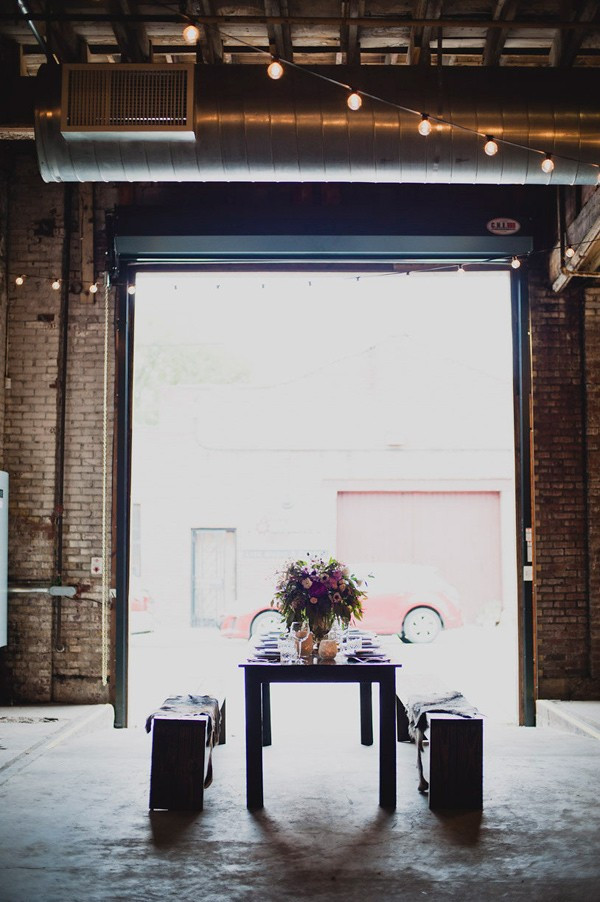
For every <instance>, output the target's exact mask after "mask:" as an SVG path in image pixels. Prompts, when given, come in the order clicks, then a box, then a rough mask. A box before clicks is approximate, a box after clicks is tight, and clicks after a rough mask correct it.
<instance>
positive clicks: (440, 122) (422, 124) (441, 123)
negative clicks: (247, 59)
mask: <svg viewBox="0 0 600 902" xmlns="http://www.w3.org/2000/svg"><path fill="white" fill-rule="evenodd" d="M221 35H222V36H223V37H226V38H231V39H232V40H235V41H236V42H237V43H239V44H243V45H244V46H245V47H249V48H251V49H252V50H254V51H255V52H256V53H260V54H263V55H265V56H270V57H271V58H272V59H273V60H274V57H273V56H272V54H271V53H270V51H268V50H265V49H264V48H262V47H258V46H257V45H256V44H253V43H252V42H251V41H245V40H244V39H243V38H241V37H240V36H239V35H231V34H228V33H227V32H225V31H221ZM278 62H279V60H278ZM283 63H284V64H285V65H286V66H290V67H292V68H294V69H297V70H298V71H302V72H304V73H306V74H307V75H309V76H311V77H312V78H318V79H320V80H322V81H326V82H328V83H329V84H332V85H336V86H337V87H339V88H344V89H345V90H346V91H347V90H349V86H348V85H347V84H344V82H341V81H338V80H337V79H335V78H332V77H331V76H329V75H324V74H322V73H321V72H316V71H314V70H308V69H306V68H305V67H303V66H300V65H298V64H297V63H294V62H293V61H292V60H288V59H284V60H283ZM350 90H351V93H350V94H349V95H348V96H347V100H346V102H347V104H348V107H349V108H350V109H352V110H358V109H360V107H361V106H362V98H363V97H368V98H369V99H370V100H374V101H375V102H377V103H383V104H385V105H386V106H390V107H394V108H395V109H397V110H400V111H402V112H404V113H408V114H410V115H414V116H419V118H420V121H419V125H418V126H417V128H418V131H419V133H420V134H422V135H428V134H429V133H430V131H431V128H429V129H428V126H427V124H426V123H427V120H428V116H427V114H425V113H420V112H418V111H417V110H414V109H411V108H410V107H407V106H403V105H402V104H399V103H395V102H393V101H391V100H386V99H385V98H383V97H379V96H378V95H377V94H371V93H369V92H366V91H360V92H359V91H358V90H355V89H350ZM361 95H362V96H361ZM429 125H430V123H429ZM435 127H436V130H437V131H443V129H444V127H446V128H450V129H457V130H459V131H463V132H468V133H469V134H471V135H477V136H479V137H484V138H486V145H489V150H486V153H488V154H489V155H490V156H494V155H495V154H496V153H497V152H498V150H499V149H500V146H501V145H506V146H508V147H514V148H517V149H519V150H524V151H526V152H527V153H536V154H542V153H544V152H543V151H542V150H541V149H540V148H538V147H530V146H529V145H527V144H521V143H518V142H516V141H508V140H505V139H503V138H500V139H496V138H494V137H492V136H491V135H485V134H482V133H481V132H480V131H478V130H477V129H474V128H471V127H470V126H468V125H462V124H459V123H458V122H453V121H451V120H449V119H442V118H440V117H439V116H436V122H435ZM422 129H423V130H422ZM493 145H495V148H494V146H493ZM558 156H559V157H560V158H561V159H564V160H569V161H571V162H575V163H578V164H581V163H582V160H581V159H575V158H573V157H569V156H566V155H562V154H558ZM541 165H542V169H543V171H544V172H545V173H546V174H549V173H551V172H552V171H553V170H554V161H553V160H552V159H551V155H550V154H545V159H544V160H543V161H542V164H541ZM584 165H586V166H589V167H593V168H594V169H596V170H597V171H598V176H597V181H598V184H600V164H598V163H594V162H589V163H585V164H584Z"/></svg>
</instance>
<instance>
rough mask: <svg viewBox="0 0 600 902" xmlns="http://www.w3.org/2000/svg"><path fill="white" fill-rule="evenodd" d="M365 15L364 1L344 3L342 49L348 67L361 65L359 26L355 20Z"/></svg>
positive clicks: (347, 1) (348, 0)
mask: <svg viewBox="0 0 600 902" xmlns="http://www.w3.org/2000/svg"><path fill="white" fill-rule="evenodd" d="M364 14H365V2H364V0H346V2H344V3H342V15H343V16H344V19H345V21H344V23H343V24H342V25H341V26H340V48H341V51H342V53H343V54H344V55H345V60H346V64H347V65H348V66H359V65H360V41H359V25H358V24H355V22H354V21H353V20H355V19H359V18H361V17H363V16H364Z"/></svg>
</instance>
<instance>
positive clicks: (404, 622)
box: [221, 564, 462, 642]
mask: <svg viewBox="0 0 600 902" xmlns="http://www.w3.org/2000/svg"><path fill="white" fill-rule="evenodd" d="M353 569H354V572H355V573H357V574H362V573H368V574H369V576H366V577H365V582H366V584H367V585H366V588H367V592H368V595H367V597H366V598H364V599H363V610H364V616H363V619H362V620H361V621H360V626H361V627H363V628H364V629H366V630H370V631H371V632H373V633H379V634H380V635H393V634H394V633H398V634H399V635H400V637H401V639H402V640H403V641H404V642H432V641H433V640H434V639H435V638H436V636H437V635H438V633H439V632H440V631H441V630H442V629H453V628H454V627H457V626H462V616H461V613H460V610H459V608H458V601H459V596H458V591H457V590H456V589H455V588H454V586H451V585H450V583H448V582H446V580H445V579H443V577H441V576H440V575H439V573H438V572H437V571H436V570H435V568H433V567H429V566H427V565H422V564H371V565H368V566H362V567H356V568H353ZM280 624H281V618H280V616H279V614H278V613H277V611H276V610H274V609H273V608H271V607H270V606H269V605H262V606H259V607H255V608H253V609H252V610H249V611H243V612H240V613H237V614H233V613H232V614H227V615H226V616H225V617H224V619H223V621H222V623H221V632H222V634H223V635H224V636H228V637H229V638H232V639H248V638H249V637H250V636H254V635H256V634H257V633H260V632H265V631H266V630H269V629H273V628H277V627H278V626H279V625H280Z"/></svg>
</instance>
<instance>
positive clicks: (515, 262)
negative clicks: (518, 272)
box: [510, 257, 521, 269]
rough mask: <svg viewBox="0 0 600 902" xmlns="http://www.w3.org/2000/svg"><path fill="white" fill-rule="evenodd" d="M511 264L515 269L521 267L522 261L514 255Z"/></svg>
mask: <svg viewBox="0 0 600 902" xmlns="http://www.w3.org/2000/svg"><path fill="white" fill-rule="evenodd" d="M510 265H511V266H512V268H513V269H519V268H520V266H521V261H520V260H519V258H518V257H513V258H512V260H511V261H510Z"/></svg>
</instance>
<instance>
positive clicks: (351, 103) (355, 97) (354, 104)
mask: <svg viewBox="0 0 600 902" xmlns="http://www.w3.org/2000/svg"><path fill="white" fill-rule="evenodd" d="M346 103H347V104H348V109H349V110H360V108H361V106H362V97H361V96H360V94H358V93H357V92H356V91H352V93H351V94H348V98H347V100H346Z"/></svg>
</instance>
